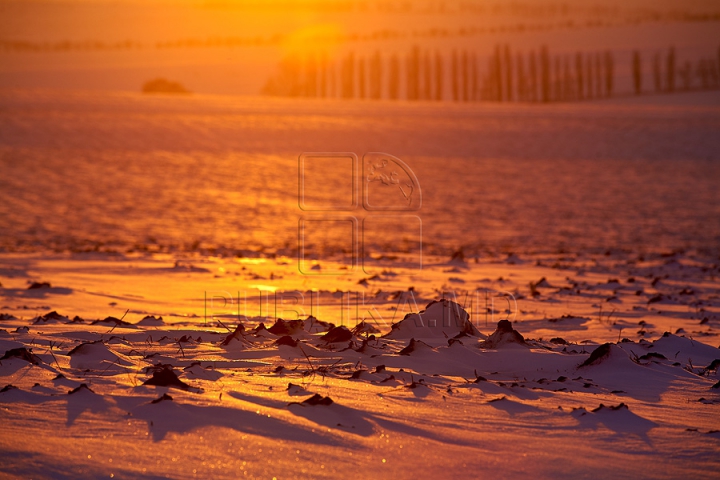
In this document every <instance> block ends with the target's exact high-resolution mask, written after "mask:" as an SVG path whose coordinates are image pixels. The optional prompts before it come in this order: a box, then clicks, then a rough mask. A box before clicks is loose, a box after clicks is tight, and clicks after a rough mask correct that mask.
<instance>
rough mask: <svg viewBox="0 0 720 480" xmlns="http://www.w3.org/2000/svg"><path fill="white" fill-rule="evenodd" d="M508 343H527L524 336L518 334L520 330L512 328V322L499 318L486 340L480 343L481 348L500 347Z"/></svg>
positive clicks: (512, 344) (522, 344)
mask: <svg viewBox="0 0 720 480" xmlns="http://www.w3.org/2000/svg"><path fill="white" fill-rule="evenodd" d="M508 345H510V346H518V345H520V346H524V347H527V346H528V345H527V343H525V338H524V337H523V336H522V335H521V334H520V332H518V331H517V330H515V329H514V328H513V326H512V323H511V322H510V321H509V320H500V321H499V322H498V324H497V328H496V329H495V331H494V332H493V333H492V335H490V336H489V337H488V338H487V340H485V341H484V342H482V343H480V346H481V347H482V348H500V347H504V346H508Z"/></svg>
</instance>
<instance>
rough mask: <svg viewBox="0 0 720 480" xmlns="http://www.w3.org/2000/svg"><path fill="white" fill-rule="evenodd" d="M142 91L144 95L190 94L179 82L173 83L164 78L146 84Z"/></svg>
mask: <svg viewBox="0 0 720 480" xmlns="http://www.w3.org/2000/svg"><path fill="white" fill-rule="evenodd" d="M142 91H143V93H190V90H188V89H186V88H185V87H183V86H182V85H181V84H179V83H178V82H172V81H170V80H166V79H164V78H155V79H153V80H150V81H147V82H145V83H144V84H143V87H142Z"/></svg>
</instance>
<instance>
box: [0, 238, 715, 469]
mask: <svg viewBox="0 0 720 480" xmlns="http://www.w3.org/2000/svg"><path fill="white" fill-rule="evenodd" d="M317 265H318V267H319V268H320V270H315V272H320V271H322V269H326V270H330V269H332V268H333V267H334V265H333V263H332V262H330V261H327V262H319V263H317ZM380 265H382V267H380ZM393 265H394V266H393V267H388V266H387V265H386V264H385V263H382V262H381V261H377V262H375V261H373V260H368V262H367V263H366V265H365V268H366V270H368V272H369V273H365V272H362V271H357V272H350V273H348V274H347V275H339V276H338V275H326V276H322V275H317V276H305V275H300V274H299V273H298V270H297V263H296V260H295V259H291V258H284V257H277V258H258V257H254V258H248V257H243V258H218V257H209V258H208V257H201V256H198V255H194V256H191V255H185V256H180V257H172V256H169V255H166V254H142V255H140V254H128V255H115V256H107V255H105V254H4V255H3V256H2V260H1V261H0V266H1V268H2V270H0V279H1V281H2V288H0V305H2V308H1V309H0V311H2V319H1V320H0V351H1V352H2V354H3V359H2V362H1V364H0V378H2V382H1V383H2V384H3V385H2V387H5V388H3V390H2V392H0V407H1V409H0V421H1V422H2V425H3V435H2V437H0V438H1V440H0V452H2V453H1V454H0V455H1V456H2V459H1V462H0V463H1V464H2V465H3V467H2V470H3V472H5V474H8V475H19V476H24V477H29V476H30V477H62V476H66V475H67V476H75V475H83V476H111V475H114V476H116V477H138V476H141V477H142V476H147V477H158V476H165V475H169V476H173V477H193V476H197V477H207V476H209V475H212V476H226V477H236V476H238V475H247V476H248V477H259V478H273V477H277V478H288V477H290V478H298V477H311V476H312V477H328V478H338V477H347V476H353V477H361V478H377V477H378V476H381V477H393V478H410V477H417V476H428V475H445V474H447V473H448V472H452V474H453V475H454V476H460V475H469V476H476V475H478V474H479V472H486V473H488V474H492V475H497V476H507V475H536V476H544V477H550V476H553V477H554V476H568V477H570V476H572V477H577V476H581V477H585V476H587V477H599V476H613V477H627V478H631V477H632V478H636V477H654V478H677V477H680V476H686V475H691V476H692V477H694V478H713V477H714V476H715V475H716V472H717V471H718V468H720V462H718V455H717V453H718V450H719V449H720V433H718V431H719V430H720V421H719V420H718V418H720V417H718V415H717V412H718V403H720V394H719V393H718V392H719V390H718V385H719V383H718V382H719V381H720V377H719V376H718V371H717V368H718V363H719V360H718V359H720V350H719V349H718V348H717V346H718V343H720V339H719V338H718V335H717V333H718V329H719V328H720V296H719V295H720V289H718V287H717V285H718V284H717V276H718V275H720V268H718V259H714V260H713V259H708V258H707V257H705V256H701V255H695V254H693V253H691V252H688V253H676V254H669V253H668V254H666V255H651V256H646V257H644V258H638V256H637V255H634V254H626V253H612V254H609V255H590V254H562V255H539V254H538V255H533V256H530V255H527V256H524V255H512V256H507V255H495V256H490V255H486V256H484V257H482V258H478V259H477V260H475V259H474V258H465V259H464V260H462V259H459V258H457V256H456V258H455V259H453V260H450V261H448V259H447V258H433V257H430V258H426V259H425V265H424V267H423V269H422V271H421V272H420V274H418V272H417V271H410V270H408V269H407V266H408V264H407V263H406V262H405V261H404V259H403V257H402V256H400V257H399V258H397V259H395V260H394V263H393ZM410 274H415V275H410ZM543 279H544V280H543ZM33 282H34V283H35V284H36V285H34V288H29V287H31V286H33V285H32V283H33ZM43 282H48V283H50V285H49V286H48V285H43V284H42V283H43ZM410 286H412V290H409V288H408V287H410ZM238 292H240V293H238ZM221 297H224V298H221ZM443 297H445V298H446V299H447V300H445V301H440V302H437V303H433V304H431V305H428V304H430V303H431V302H432V301H433V300H442V298H443ZM206 299H209V300H206ZM238 299H239V302H238ZM359 299H360V300H359ZM451 299H455V300H457V302H458V303H459V304H462V305H463V306H464V307H465V308H466V310H467V312H468V315H465V313H464V312H463V310H462V309H461V308H460V306H459V305H457V304H455V303H453V302H452V301H451ZM515 302H516V303H515ZM426 305H427V307H426ZM418 310H425V313H423V314H422V315H420V316H418V315H409V316H408V317H407V318H406V319H405V320H403V321H401V320H402V319H403V318H405V316H406V315H407V314H410V313H411V312H417V311H418ZM51 311H52V312H51ZM238 312H240V315H241V316H240V317H238ZM443 312H444V313H443ZM310 314H312V315H314V317H313V318H309V319H308V315H310ZM76 316H77V317H76ZM278 316H280V317H283V318H285V319H286V320H287V321H277V322H276V320H277V317H278ZM506 318H507V319H510V320H512V321H513V323H512V326H513V327H514V329H515V330H516V332H519V333H520V334H521V336H522V337H524V340H523V339H522V338H518V336H517V335H516V334H515V333H514V332H512V331H498V332H495V333H493V331H494V330H495V325H496V323H497V322H498V321H499V320H503V319H506ZM295 319H298V320H299V321H296V322H293V321H292V320H295ZM362 320H365V324H362V325H361V328H358V329H356V327H357V325H358V322H359V321H362ZM324 322H332V323H333V324H335V325H336V326H338V327H340V326H341V325H342V326H344V327H347V329H346V328H335V329H332V327H331V326H330V325H328V324H326V323H324ZM261 323H262V324H264V325H265V327H267V329H265V328H263V327H259V325H260V324H261ZM468 323H469V324H472V326H471V327H468ZM393 324H394V328H393ZM240 325H242V326H243V327H244V329H243V328H239V329H238V327H239V326H240ZM504 326H505V327H506V325H504ZM268 329H269V330H268ZM461 332H464V334H463V333H461ZM665 332H667V333H665ZM490 334H492V335H490ZM18 349H20V350H18ZM23 349H24V350H23ZM170 372H173V373H170ZM153 379H154V380H153ZM6 385H12V386H13V387H16V388H13V387H9V386H6ZM82 385H85V386H87V388H85V387H83V386H82ZM71 392H72V393H71ZM316 394H317V395H319V397H315V395H316ZM164 395H167V396H169V397H171V399H170V398H168V397H164ZM326 397H329V398H330V399H331V400H332V403H330V401H329V400H327V399H326ZM158 399H160V401H156V400H158Z"/></svg>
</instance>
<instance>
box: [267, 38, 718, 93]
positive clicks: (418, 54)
mask: <svg viewBox="0 0 720 480" xmlns="http://www.w3.org/2000/svg"><path fill="white" fill-rule="evenodd" d="M718 65H720V49H719V50H718V58H717V60H715V59H712V58H703V59H700V60H699V61H698V62H697V66H696V67H694V66H693V64H692V63H691V62H685V63H683V64H681V65H677V61H676V54H675V49H674V48H670V49H669V50H668V51H667V52H658V53H655V55H654V56H653V59H652V74H653V80H654V85H655V91H656V92H673V91H676V90H680V89H690V88H717V87H718V86H720V85H719V78H718V77H719V75H718V73H719V72H718ZM631 71H632V80H633V88H634V92H635V93H636V94H640V93H643V92H645V91H646V90H645V89H644V87H643V72H644V71H645V69H644V68H643V61H642V56H641V54H640V52H637V51H636V52H633V55H632V65H631ZM615 77H616V61H615V55H614V54H613V52H610V51H604V52H577V53H575V54H562V55H553V54H551V52H550V51H549V49H548V48H547V47H545V46H543V47H540V48H539V49H538V50H537V51H531V52H529V53H526V54H523V53H520V52H513V51H512V49H511V48H510V46H509V45H497V46H496V47H495V49H494V51H493V53H492V54H491V55H490V57H489V58H488V59H487V63H486V64H485V65H481V64H480V61H479V58H478V55H477V54H476V53H475V52H471V51H468V50H453V51H451V52H450V53H449V58H446V57H445V56H444V55H443V54H442V53H440V52H437V51H430V50H421V49H420V48H419V47H417V46H415V47H412V48H411V49H410V51H409V52H408V53H407V54H405V55H404V56H400V55H398V54H397V53H391V54H389V55H386V56H383V55H381V53H380V52H375V53H374V54H372V55H370V56H361V55H356V54H355V53H354V52H349V53H347V54H346V55H345V56H344V57H343V58H341V59H340V60H339V61H338V62H334V61H331V60H330V59H329V58H328V57H327V55H325V54H321V55H306V56H304V57H302V58H300V57H287V58H285V59H284V60H283V61H282V62H281V64H280V68H279V69H278V73H277V74H276V75H274V76H273V77H272V78H270V79H269V80H268V81H267V82H266V84H265V86H264V87H263V89H262V92H263V93H264V94H268V95H279V96H291V97H323V98H324V97H340V98H359V99H365V98H367V99H381V98H388V99H392V100H396V99H400V98H404V99H407V100H435V101H440V100H453V101H457V102H471V101H481V100H482V101H496V102H514V101H521V102H558V101H560V102H566V101H577V100H584V99H591V98H598V97H609V96H612V95H613V94H614V93H615V88H616V82H615ZM678 79H679V86H678V83H677V82H676V80H678Z"/></svg>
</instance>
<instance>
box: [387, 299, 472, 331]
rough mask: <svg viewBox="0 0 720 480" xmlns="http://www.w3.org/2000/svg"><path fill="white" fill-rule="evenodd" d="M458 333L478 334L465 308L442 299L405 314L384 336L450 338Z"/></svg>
mask: <svg viewBox="0 0 720 480" xmlns="http://www.w3.org/2000/svg"><path fill="white" fill-rule="evenodd" d="M460 334H464V335H472V336H480V332H478V331H477V329H476V328H475V327H474V326H473V324H472V323H471V322H470V315H469V314H468V313H467V312H466V311H465V309H464V308H463V307H461V306H460V305H459V304H457V303H455V302H453V301H450V300H445V299H443V300H439V301H432V302H430V303H428V305H427V307H425V310H423V311H421V312H420V313H409V314H407V315H405V318H403V319H402V320H401V321H400V322H398V323H396V324H394V325H393V326H392V330H391V331H390V332H389V333H388V334H387V335H385V337H386V338H391V339H408V338H450V337H454V336H457V335H460Z"/></svg>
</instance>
